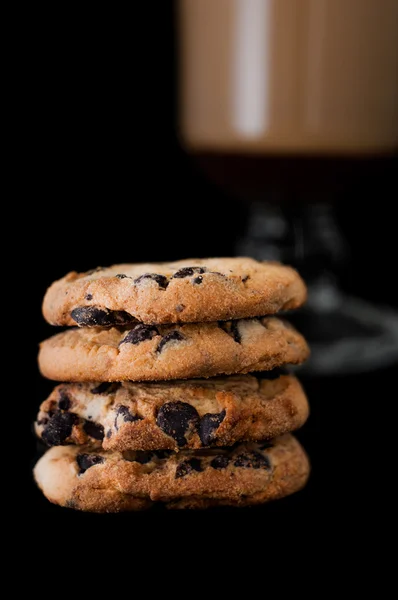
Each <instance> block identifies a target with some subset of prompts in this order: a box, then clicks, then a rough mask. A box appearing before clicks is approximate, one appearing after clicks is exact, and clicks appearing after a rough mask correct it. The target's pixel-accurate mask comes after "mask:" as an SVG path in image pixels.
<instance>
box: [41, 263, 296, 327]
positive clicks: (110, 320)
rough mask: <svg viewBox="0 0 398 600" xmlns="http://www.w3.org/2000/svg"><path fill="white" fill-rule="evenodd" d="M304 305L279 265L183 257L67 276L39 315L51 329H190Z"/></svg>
mask: <svg viewBox="0 0 398 600" xmlns="http://www.w3.org/2000/svg"><path fill="white" fill-rule="evenodd" d="M305 299H306V288H305V285H304V282H303V281H302V279H301V278H300V276H299V275H298V274H297V273H296V271H295V270H294V269H292V268H290V267H286V266H284V265H281V264H279V263H273V262H258V261H256V260H253V259H252V258H211V259H190V260H183V261H179V262H174V263H160V264H133V265H115V266H113V267H109V268H104V269H102V268H98V269H96V270H94V271H89V272H88V273H75V272H72V273H69V274H68V275H66V277H64V278H63V279H60V280H59V281H56V282H55V283H53V284H52V286H51V287H50V288H49V289H48V290H47V293H46V295H45V298H44V303H43V313H44V316H45V318H46V319H47V320H48V321H49V322H50V323H51V324H53V325H76V324H77V325H82V326H88V327H92V326H98V327H101V326H105V327H109V326H119V325H123V324H126V323H128V322H129V321H132V320H134V319H138V320H139V321H142V322H143V323H150V324H159V323H193V322H203V321H218V320H228V319H239V318H244V317H254V316H259V315H267V314H273V313H276V312H278V311H280V310H286V309H291V308H297V307H298V306H300V305H301V304H303V302H304V301H305Z"/></svg>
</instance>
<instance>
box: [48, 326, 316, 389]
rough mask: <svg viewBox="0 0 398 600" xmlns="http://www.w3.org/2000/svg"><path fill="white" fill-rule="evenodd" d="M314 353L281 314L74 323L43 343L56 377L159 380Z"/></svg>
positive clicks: (263, 365)
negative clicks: (164, 322)
mask: <svg viewBox="0 0 398 600" xmlns="http://www.w3.org/2000/svg"><path fill="white" fill-rule="evenodd" d="M308 355H309V349H308V346H307V343H306V341H305V340H304V338H303V336H302V335H301V334H300V333H298V332H297V331H296V330H295V329H294V328H293V327H292V325H290V324H289V323H288V322H286V321H284V320H281V319H279V318H277V317H263V318H253V319H242V320H238V321H226V322H220V323H187V324H180V325H157V326H149V325H144V324H142V323H139V324H136V325H133V326H132V327H131V328H121V327H119V328H116V327H113V328H110V329H100V328H88V327H84V328H71V329H68V330H66V331H64V332H62V333H59V334H57V335H55V336H53V337H51V338H49V339H47V340H45V341H44V342H42V344H41V347H40V352H39V366H40V370H41V372H42V374H43V375H44V376H45V377H48V378H49V379H54V380H56V381H97V382H102V381H104V382H105V381H126V380H130V381H159V380H169V379H189V378H192V377H203V378H207V377H214V376H216V375H222V374H228V375H229V374H234V373H249V372H251V371H268V370H271V369H273V368H275V367H280V366H282V365H284V364H288V363H292V364H298V363H301V362H303V361H304V360H305V359H306V358H307V357H308Z"/></svg>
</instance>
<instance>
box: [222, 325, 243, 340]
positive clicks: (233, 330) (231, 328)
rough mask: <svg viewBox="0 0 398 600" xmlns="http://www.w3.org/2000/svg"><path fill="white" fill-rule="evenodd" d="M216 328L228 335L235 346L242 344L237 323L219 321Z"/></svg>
mask: <svg viewBox="0 0 398 600" xmlns="http://www.w3.org/2000/svg"><path fill="white" fill-rule="evenodd" d="M218 326H219V327H221V329H223V330H224V331H225V333H228V335H230V336H231V337H232V338H233V339H234V341H235V342H236V343H237V344H240V343H241V342H242V336H241V334H240V331H239V327H238V321H219V322H218Z"/></svg>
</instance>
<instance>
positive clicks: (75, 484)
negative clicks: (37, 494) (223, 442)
mask: <svg viewBox="0 0 398 600" xmlns="http://www.w3.org/2000/svg"><path fill="white" fill-rule="evenodd" d="M308 474H309V463H308V459H307V457H306V454H305V452H304V450H303V449H302V448H301V446H300V444H299V443H298V442H297V440H296V439H295V438H294V437H293V436H291V435H289V434H287V435H285V436H283V437H281V438H277V439H275V440H273V441H272V442H264V443H254V442H252V443H246V444H239V445H237V446H235V447H234V448H229V449H221V448H213V449H208V450H201V451H196V452H193V451H188V450H186V451H184V450H183V451H181V452H179V453H172V452H167V451H163V452H162V451H158V452H142V451H136V452H134V451H125V452H116V451H114V452H110V451H109V452H105V451H104V450H102V448H101V447H98V448H96V447H95V446H55V447H54V448H51V449H50V450H48V452H46V454H45V455H44V456H43V457H42V458H41V459H40V460H39V461H38V463H37V465H36V467H35V470H34V475H35V479H36V482H37V484H38V486H39V487H40V488H41V490H42V491H43V493H44V495H45V496H46V497H47V498H48V499H49V500H50V501H51V502H53V503H55V504H59V505H61V506H67V507H70V508H75V509H79V510H83V511H92V512H119V511H125V510H141V509H144V508H147V507H149V506H150V505H151V503H152V502H162V503H166V504H167V505H168V506H169V507H171V508H205V507H208V506H218V505H232V506H248V505H254V504H261V503H263V502H266V501H268V500H274V499H276V498H281V497H283V496H287V495H288V494H291V493H293V492H295V491H297V490H299V489H301V488H302V487H303V486H304V484H305V482H306V480H307V478H308Z"/></svg>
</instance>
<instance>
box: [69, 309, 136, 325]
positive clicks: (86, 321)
mask: <svg viewBox="0 0 398 600" xmlns="http://www.w3.org/2000/svg"><path fill="white" fill-rule="evenodd" d="M70 316H71V317H72V319H73V320H74V321H76V323H77V324H78V325H79V326H80V327H111V326H113V325H126V324H127V323H131V321H132V316H131V315H129V314H128V313H127V312H125V311H124V310H109V309H108V308H99V307H98V306H79V307H78V308H74V309H73V310H72V312H71V313H70Z"/></svg>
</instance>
